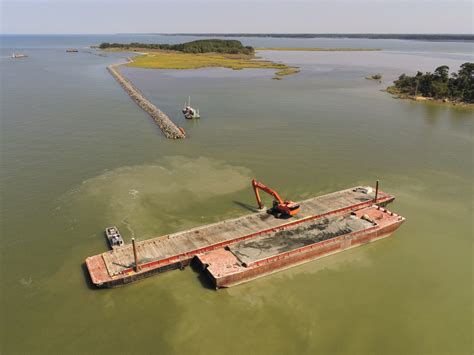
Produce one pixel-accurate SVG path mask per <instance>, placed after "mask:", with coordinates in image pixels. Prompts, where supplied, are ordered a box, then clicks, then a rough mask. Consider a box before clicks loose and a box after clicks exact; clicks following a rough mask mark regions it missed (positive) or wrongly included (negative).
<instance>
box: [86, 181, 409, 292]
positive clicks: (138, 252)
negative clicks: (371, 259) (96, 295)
mask: <svg viewBox="0 0 474 355" xmlns="http://www.w3.org/2000/svg"><path fill="white" fill-rule="evenodd" d="M375 195H377V196H375ZM375 199H376V201H375ZM393 200H394V196H392V195H389V194H387V193H384V192H382V191H378V194H377V193H374V192H372V189H367V188H362V187H355V188H351V189H347V190H342V191H338V192H334V193H330V194H327V195H323V196H319V197H315V198H311V199H308V200H305V201H302V202H299V204H300V206H301V213H299V214H298V216H297V217H292V218H291V219H281V218H275V216H273V215H271V214H268V213H267V212H258V213H252V214H249V215H246V216H243V217H240V218H236V219H231V220H225V221H222V222H218V223H214V224H209V225H205V226H201V227H197V228H194V229H191V230H187V231H183V232H178V233H174V234H169V235H164V236H160V237H156V238H152V239H148V240H144V241H139V242H135V241H134V240H133V244H132V245H131V244H128V245H125V246H123V247H121V248H118V249H115V250H110V251H107V252H104V253H101V254H98V255H95V256H91V257H88V258H87V259H86V266H87V269H88V271H89V274H90V277H91V281H92V283H93V284H94V285H95V286H97V287H114V286H119V285H123V284H127V283H130V282H133V281H136V280H139V279H142V278H144V277H147V276H150V275H153V274H155V273H160V272H163V271H167V270H172V269H178V268H183V267H185V266H186V265H188V264H189V263H190V261H191V259H193V258H194V257H197V258H198V259H199V260H201V263H203V264H210V263H209V262H207V261H206V260H208V259H209V258H211V254H206V253H209V252H211V251H214V250H217V251H218V253H223V254H224V255H226V258H227V257H228V256H229V255H228V253H227V250H225V249H223V248H224V247H227V246H231V248H233V247H232V245H237V246H242V245H243V244H239V243H242V242H245V241H246V240H250V239H253V238H260V237H268V236H269V235H274V234H275V233H278V231H281V230H288V231H298V228H300V225H301V227H302V228H303V229H304V228H306V227H307V226H308V225H312V224H311V223H315V221H318V223H321V220H322V219H324V218H327V219H330V220H332V219H333V218H340V216H346V215H350V214H351V212H355V213H356V214H357V213H360V212H358V211H361V210H363V209H364V208H367V207H369V208H372V207H371V206H372V205H373V204H374V202H376V203H377V204H378V205H381V206H384V205H386V204H387V203H389V202H391V201H393ZM370 211H371V210H370ZM370 211H369V210H368V211H367V213H369V216H370V215H371V214H370V213H371V212H370ZM379 211H380V210H379ZM364 213H365V212H364ZM398 217H399V216H397V218H398ZM369 218H370V217H369ZM400 218H401V217H400ZM390 220H392V219H390ZM361 221H362V220H361ZM366 222H367V223H369V221H366ZM401 222H403V219H401V220H400V223H401ZM308 223H310V224H308ZM360 224H362V227H363V228H362V227H361V228H359V229H358V230H357V231H354V232H359V234H357V236H358V237H357V238H358V239H357V240H360V242H354V246H355V245H356V243H359V244H360V243H364V242H365V241H364V240H366V239H367V241H369V240H375V239H379V236H381V235H382V234H381V233H382V232H381V231H379V229H378V227H377V228H374V229H371V228H369V227H368V226H366V225H365V223H364V222H360ZM397 226H398V225H397ZM365 227H367V228H365ZM373 227H374V226H373ZM395 228H396V227H394V229H395ZM375 231H376V232H377V233H378V234H377V237H373V233H374V232H375ZM351 233H352V232H351ZM370 233H372V234H370ZM304 234H305V233H303V234H302V235H303V236H304ZM346 234H347V233H346ZM346 234H345V235H342V234H341V235H340V236H338V238H340V237H343V238H346V237H347V235H346ZM367 235H368V236H370V237H366V236H367ZM364 238H365V239H364ZM333 239H334V240H336V238H333ZM315 240H316V239H315ZM334 240H333V241H332V242H334ZM337 240H338V242H337V243H339V244H338V245H339V248H340V249H341V248H342V249H341V250H343V249H347V247H348V245H347V242H344V243H342V242H340V241H339V240H340V239H337ZM352 240H355V239H354V238H352ZM330 241H331V240H328V241H323V243H327V242H330ZM313 244H315V242H313ZM295 245H296V244H295ZM308 245H309V244H308ZM334 248H335V247H334ZM296 249H297V248H296ZM230 250H232V249H230ZM235 250H237V249H235ZM291 251H293V249H292V250H291ZM332 252H336V250H335V249H334V250H332ZM328 253H329V252H326V254H328ZM215 255H217V254H215ZM306 255H309V254H306ZM273 256H277V254H275V255H268V257H273ZM205 258H208V259H205ZM306 259H311V258H306ZM226 260H227V259H226ZM289 260H292V262H291V263H292V264H294V263H295V261H294V260H295V259H289ZM255 261H256V260H253V261H250V260H244V261H242V260H241V266H242V267H244V268H245V267H246V266H245V265H244V264H247V263H248V266H247V267H249V266H253V267H255V265H256V264H255ZM298 262H299V261H296V263H298ZM214 265H215V264H214ZM273 265H274V266H277V264H273ZM278 268H280V267H279V266H278ZM212 270H213V269H212V268H211V269H209V270H208V272H209V273H211V272H212ZM267 273H268V272H267ZM216 275H217V274H216ZM252 277H254V276H252ZM218 278H219V276H216V281H215V284H216V287H221V286H222V287H223V286H230V285H231V284H234V283H237V282H235V280H230V281H229V280H227V281H225V282H224V281H223V280H217V279H218ZM245 278H248V275H245ZM221 281H222V282H221ZM238 282H241V281H238Z"/></svg>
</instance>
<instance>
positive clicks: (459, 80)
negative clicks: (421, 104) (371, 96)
mask: <svg viewBox="0 0 474 355" xmlns="http://www.w3.org/2000/svg"><path fill="white" fill-rule="evenodd" d="M473 74H474V63H464V64H462V65H461V68H460V69H459V71H458V72H457V73H451V75H449V67H448V66H446V65H442V66H440V67H438V68H436V70H435V71H434V73H429V72H427V73H425V74H423V73H422V72H418V73H417V74H416V75H415V76H408V75H405V74H402V75H400V77H399V78H398V80H396V81H395V82H394V84H395V85H394V86H391V87H389V88H388V89H387V91H388V92H390V93H393V94H397V95H399V96H401V97H413V98H417V97H419V96H421V97H424V98H430V99H435V100H443V101H452V102H460V103H467V104H473V103H474V75H473Z"/></svg>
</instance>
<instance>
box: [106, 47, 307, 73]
mask: <svg viewBox="0 0 474 355" xmlns="http://www.w3.org/2000/svg"><path fill="white" fill-rule="evenodd" d="M104 51H105V52H115V53H117V52H122V53H123V52H125V53H136V54H137V55H136V56H134V57H133V60H132V61H131V62H129V63H126V65H127V66H130V67H135V68H143V69H175V70H186V69H202V68H227V69H232V70H242V69H272V70H274V77H273V78H272V79H277V80H281V79H283V77H284V76H288V75H291V74H296V73H298V72H299V71H300V68H299V67H295V66H290V65H286V64H283V63H275V62H273V61H270V60H265V59H261V58H259V57H257V56H255V55H245V54H222V53H185V52H178V51H166V50H147V49H144V48H134V47H130V48H127V49H125V48H108V49H105V50H104Z"/></svg>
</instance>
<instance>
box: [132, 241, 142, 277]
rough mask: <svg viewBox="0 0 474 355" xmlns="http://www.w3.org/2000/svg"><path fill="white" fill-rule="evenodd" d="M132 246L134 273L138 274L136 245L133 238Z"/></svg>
mask: <svg viewBox="0 0 474 355" xmlns="http://www.w3.org/2000/svg"><path fill="white" fill-rule="evenodd" d="M132 246H133V258H134V260H135V272H138V271H140V265H139V264H138V256H137V245H136V244H135V238H132Z"/></svg>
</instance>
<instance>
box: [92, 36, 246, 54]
mask: <svg viewBox="0 0 474 355" xmlns="http://www.w3.org/2000/svg"><path fill="white" fill-rule="evenodd" d="M99 48H101V49H107V48H122V49H130V48H145V49H161V50H170V51H179V52H184V53H212V52H214V53H225V54H249V55H250V54H253V53H254V52H255V49H254V48H253V47H250V46H244V45H243V44H242V43H241V42H240V41H237V40H223V39H203V40H197V41H191V42H186V43H180V44H153V43H138V42H132V43H128V44H124V43H108V42H104V43H101V44H100V46H99Z"/></svg>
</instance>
